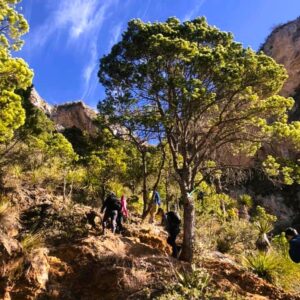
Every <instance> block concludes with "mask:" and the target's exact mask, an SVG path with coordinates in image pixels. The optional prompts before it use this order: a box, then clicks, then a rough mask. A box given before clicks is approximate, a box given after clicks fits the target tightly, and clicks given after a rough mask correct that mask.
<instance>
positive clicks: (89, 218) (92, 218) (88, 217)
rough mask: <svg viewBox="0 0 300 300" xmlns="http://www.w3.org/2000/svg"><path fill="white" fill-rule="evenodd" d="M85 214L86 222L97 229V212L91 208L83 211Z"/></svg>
mask: <svg viewBox="0 0 300 300" xmlns="http://www.w3.org/2000/svg"><path fill="white" fill-rule="evenodd" d="M85 216H86V220H87V223H88V224H90V225H91V226H92V228H94V229H97V225H96V222H95V218H96V217H99V214H98V213H97V212H96V211H95V210H93V209H91V210H90V211H89V212H86V213H85Z"/></svg>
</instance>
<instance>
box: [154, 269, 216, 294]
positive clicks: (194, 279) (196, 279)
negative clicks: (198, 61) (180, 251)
mask: <svg viewBox="0 0 300 300" xmlns="http://www.w3.org/2000/svg"><path fill="white" fill-rule="evenodd" d="M175 274H176V282H175V283H173V284H171V286H170V285H169V284H166V286H169V287H168V288H167V291H166V293H165V294H164V295H162V296H160V297H159V298H158V299H160V300H165V299H200V298H202V297H205V295H206V294H207V288H208V286H209V283H210V280H211V278H210V275H209V273H208V272H207V270H206V269H204V268H197V267H195V266H194V265H192V270H191V271H183V272H178V271H176V270H175ZM171 297H173V298H171Z"/></svg>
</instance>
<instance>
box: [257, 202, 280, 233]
mask: <svg viewBox="0 0 300 300" xmlns="http://www.w3.org/2000/svg"><path fill="white" fill-rule="evenodd" d="M276 220H277V218H276V216H273V215H271V214H268V213H267V212H266V210H265V209H264V208H263V207H261V206H257V207H256V212H255V216H254V217H253V224H254V226H255V227H256V228H257V230H258V231H259V233H260V234H267V233H269V232H270V231H271V230H273V225H274V223H275V221H276Z"/></svg>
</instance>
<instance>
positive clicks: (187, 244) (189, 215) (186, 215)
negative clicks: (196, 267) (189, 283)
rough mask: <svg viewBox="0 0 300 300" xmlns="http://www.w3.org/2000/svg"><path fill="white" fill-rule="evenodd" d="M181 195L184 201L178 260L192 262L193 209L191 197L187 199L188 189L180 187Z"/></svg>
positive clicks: (193, 236)
mask: <svg viewBox="0 0 300 300" xmlns="http://www.w3.org/2000/svg"><path fill="white" fill-rule="evenodd" d="M181 194H182V197H183V201H184V211H183V220H184V224H183V244H182V252H181V255H180V259H182V260H184V261H187V262H192V260H193V254H194V238H195V207H194V200H193V199H192V197H188V189H187V188H185V187H181Z"/></svg>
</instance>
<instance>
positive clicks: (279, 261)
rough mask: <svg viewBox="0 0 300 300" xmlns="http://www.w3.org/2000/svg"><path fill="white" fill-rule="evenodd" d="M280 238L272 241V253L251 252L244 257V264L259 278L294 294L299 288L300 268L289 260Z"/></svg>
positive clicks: (284, 245)
mask: <svg viewBox="0 0 300 300" xmlns="http://www.w3.org/2000/svg"><path fill="white" fill-rule="evenodd" d="M282 237H283V236H278V237H276V238H275V240H273V241H272V242H273V243H274V244H273V245H274V248H275V249H274V250H273V251H271V252H269V253H263V252H253V253H251V254H249V255H248V256H246V257H244V264H245V266H246V267H247V268H248V269H249V270H251V271H252V272H254V273H255V274H257V275H258V276H260V277H261V278H263V279H266V280H267V281H269V282H271V283H273V284H275V285H277V286H279V287H281V288H284V289H285V290H288V291H294V292H295V291H298V288H299V280H300V266H299V265H298V264H295V263H293V262H292V261H291V260H290V259H289V257H288V255H287V253H286V252H285V251H286V243H285V242H283V238H282ZM282 250H283V252H282Z"/></svg>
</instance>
